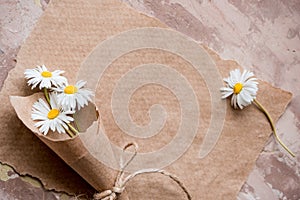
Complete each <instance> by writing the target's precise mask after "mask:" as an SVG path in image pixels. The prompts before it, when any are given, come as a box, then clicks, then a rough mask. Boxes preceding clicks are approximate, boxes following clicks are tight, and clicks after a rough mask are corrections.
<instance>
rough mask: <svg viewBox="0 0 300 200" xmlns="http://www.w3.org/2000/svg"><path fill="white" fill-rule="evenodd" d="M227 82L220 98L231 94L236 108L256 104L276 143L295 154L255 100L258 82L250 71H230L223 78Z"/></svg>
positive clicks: (232, 102)
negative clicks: (268, 123) (266, 121)
mask: <svg viewBox="0 0 300 200" xmlns="http://www.w3.org/2000/svg"><path fill="white" fill-rule="evenodd" d="M224 81H225V82H226V83H227V87H222V88H221V89H220V91H221V92H222V99H225V98H227V97H229V96H231V95H232V97H231V105H232V106H233V107H234V108H235V109H237V108H238V107H239V108H240V109H243V107H244V106H248V105H249V104H251V103H252V102H254V104H255V105H256V106H257V108H258V109H259V110H260V111H261V112H263V113H264V114H265V116H266V117H267V119H268V121H269V122H270V125H271V128H272V131H273V134H274V136H275V139H276V140H277V141H278V143H279V144H280V145H281V146H282V147H283V148H284V149H285V150H286V151H287V152H288V153H289V154H290V155H291V156H293V157H295V154H294V153H293V152H292V151H291V150H290V149H289V148H288V147H287V146H286V145H285V144H284V143H283V142H282V141H281V140H280V138H279V136H278V134H277V131H276V128H275V124H274V122H273V119H272V117H271V115H270V114H269V112H268V111H267V109H266V108H265V107H264V106H263V105H262V104H261V103H260V102H259V101H257V100H256V93H257V90H258V87H257V85H258V82H257V79H256V78H255V77H254V74H253V73H252V72H249V71H247V70H244V72H243V73H242V74H241V72H240V70H239V69H235V70H233V71H230V76H229V77H228V78H224Z"/></svg>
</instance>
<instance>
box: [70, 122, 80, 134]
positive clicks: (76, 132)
mask: <svg viewBox="0 0 300 200" xmlns="http://www.w3.org/2000/svg"><path fill="white" fill-rule="evenodd" d="M68 126H69V128H70V129H71V130H72V131H73V133H75V135H78V131H77V130H76V128H74V127H73V126H72V125H71V124H68Z"/></svg>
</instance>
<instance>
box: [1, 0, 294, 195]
mask: <svg viewBox="0 0 300 200" xmlns="http://www.w3.org/2000/svg"><path fill="white" fill-rule="evenodd" d="M122 1H123V2H125V3H127V4H128V5H130V6H132V7H133V8H134V9H136V10H138V11H140V12H143V13H146V14H147V15H150V16H154V17H157V18H159V19H160V20H161V21H162V22H164V23H165V24H167V25H168V26H170V27H172V28H174V29H176V30H178V31H180V32H182V33H185V34H187V35H189V36H190V37H192V38H193V39H195V40H196V41H197V42H199V43H202V44H205V45H206V46H208V47H210V48H211V49H212V50H214V51H215V52H217V53H218V54H219V55H220V56H221V57H222V58H223V59H232V60H235V61H237V62H238V63H239V64H240V65H241V66H243V67H244V68H246V69H250V70H253V71H254V72H255V73H256V74H257V76H258V77H259V78H261V79H264V80H266V81H268V82H270V83H272V84H273V85H274V86H276V87H280V88H282V89H285V90H288V91H291V92H292V93H293V95H294V96H293V99H292V102H291V104H290V105H289V106H288V108H287V111H286V112H285V113H284V115H283V116H282V117H281V119H280V120H279V121H278V122H277V125H276V127H277V129H278V133H279V135H280V137H281V138H282V140H283V141H284V142H285V143H286V144H287V145H288V146H289V147H290V148H291V149H292V150H293V151H294V152H295V153H296V154H297V156H296V158H295V159H291V158H290V157H288V156H287V155H286V153H285V152H284V150H282V148H281V147H280V146H279V145H278V144H277V143H276V141H275V140H274V138H273V137H270V139H269V141H268V143H267V144H266V146H265V149H264V150H263V151H262V153H261V154H260V157H259V158H258V160H257V162H256V166H255V167H254V169H253V171H252V173H251V174H250V175H249V177H248V180H247V181H246V182H245V184H244V186H243V188H242V189H241V191H240V193H239V195H238V196H237V199H239V200H255V199H263V200H281V199H282V200H299V199H300V155H299V154H300V134H299V133H300V87H299V86H300V78H299V77H300V1H299V0H272V1H271V0H247V1H246V0H224V1H223V0H222V1H221V0H220V1H219V0H215V1H213V0H122ZM48 3H49V0H1V1H0V89H1V87H2V84H3V81H4V80H5V78H6V76H7V73H8V72H9V70H10V69H12V68H13V67H14V66H15V64H16V55H17V53H18V50H19V48H20V46H21V45H22V43H23V42H24V40H25V39H26V37H27V36H28V35H29V34H30V31H31V30H32V28H33V27H34V24H35V23H36V22H37V20H38V19H39V17H40V16H41V15H42V13H43V11H44V10H45V9H46V7H47V4H48ZM0 179H1V180H0V199H49V200H50V199H51V200H52V199H76V198H77V197H70V196H67V195H66V194H63V193H56V192H52V191H46V190H44V189H43V188H42V186H41V185H40V183H39V182H38V181H37V180H35V179H33V178H30V177H20V176H19V175H18V174H17V173H16V172H14V170H13V169H12V168H10V167H9V166H7V165H0ZM216 189H217V188H216ZM78 198H80V197H78ZM81 198H84V197H81Z"/></svg>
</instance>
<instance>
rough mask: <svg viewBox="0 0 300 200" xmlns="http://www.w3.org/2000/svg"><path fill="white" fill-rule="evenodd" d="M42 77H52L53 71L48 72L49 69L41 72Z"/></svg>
mask: <svg viewBox="0 0 300 200" xmlns="http://www.w3.org/2000/svg"><path fill="white" fill-rule="evenodd" d="M41 75H42V77H44V78H50V77H52V73H51V72H48V71H44V72H42V73H41Z"/></svg>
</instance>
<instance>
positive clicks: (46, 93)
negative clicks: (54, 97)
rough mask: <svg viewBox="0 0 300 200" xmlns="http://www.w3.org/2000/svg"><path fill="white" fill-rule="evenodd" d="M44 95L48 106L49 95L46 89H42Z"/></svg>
mask: <svg viewBox="0 0 300 200" xmlns="http://www.w3.org/2000/svg"><path fill="white" fill-rule="evenodd" d="M44 95H45V98H46V100H47V102H48V104H49V105H50V97H49V93H48V90H47V88H44ZM50 106H51V105H50Z"/></svg>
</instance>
